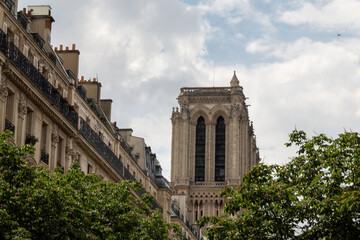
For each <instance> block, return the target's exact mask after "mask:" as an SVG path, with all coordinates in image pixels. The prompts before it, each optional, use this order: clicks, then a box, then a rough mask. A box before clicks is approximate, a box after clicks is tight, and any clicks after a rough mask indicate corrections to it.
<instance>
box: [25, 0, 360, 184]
mask: <svg viewBox="0 0 360 240" xmlns="http://www.w3.org/2000/svg"><path fill="white" fill-rule="evenodd" d="M31 4H46V5H51V7H52V15H53V17H54V18H55V23H54V24H53V33H52V44H53V45H54V46H59V45H60V44H63V45H67V46H71V44H72V43H75V44H76V46H77V48H78V49H79V50H80V52H81V55H80V75H84V76H85V78H87V79H88V78H90V77H96V76H98V77H99V81H100V82H101V83H102V86H103V88H102V98H111V99H113V100H114V102H113V115H112V121H117V124H118V126H120V127H123V128H128V127H131V128H132V129H133V130H134V133H133V135H135V136H141V137H144V138H145V141H146V143H147V144H148V145H150V146H151V148H152V150H153V151H154V152H156V154H157V157H158V159H159V160H160V162H161V164H162V167H163V173H164V176H166V177H169V176H170V152H171V149H170V145H171V122H170V116H171V111H172V107H173V106H177V100H176V97H177V96H178V94H179V90H180V88H181V87H209V86H213V84H214V85H215V86H228V85H229V82H230V79H231V77H232V74H233V71H234V70H236V72H237V76H238V78H239V80H240V84H241V85H242V86H243V87H244V93H245V95H246V96H247V97H248V98H249V99H248V100H247V103H248V104H250V105H251V106H250V107H249V112H250V118H251V120H252V121H253V122H254V127H255V133H256V135H257V143H258V147H259V148H260V154H261V157H262V158H263V160H264V162H265V163H267V164H272V163H277V164H283V163H285V162H287V161H288V160H289V157H291V156H294V155H295V150H296V149H286V148H285V146H284V143H285V142H287V140H288V134H289V133H290V132H291V131H292V130H293V129H294V128H295V127H296V128H297V129H303V130H305V131H307V132H308V133H309V134H310V135H314V134H318V133H326V134H327V135H329V136H334V137H336V135H337V134H338V133H341V132H343V131H344V130H352V131H359V122H360V89H359V85H360V84H359V82H360V61H359V60H360V38H359V37H360V14H359V12H360V1H359V0H288V1H283V0H252V1H250V0H198V1H195V0H76V1H74V0H72V1H70V0H61V1H60V0H31V1H29V0H26V1H25V0H19V9H22V8H23V7H26V6H27V5H31Z"/></svg>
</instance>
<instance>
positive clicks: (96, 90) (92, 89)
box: [78, 77, 101, 104]
mask: <svg viewBox="0 0 360 240" xmlns="http://www.w3.org/2000/svg"><path fill="white" fill-rule="evenodd" d="M81 79H82V80H80V81H79V82H78V85H79V86H83V87H84V88H85V89H86V97H87V98H93V99H94V100H95V102H96V103H97V104H100V96H101V83H99V82H98V81H92V80H89V81H86V80H83V79H84V78H83V77H81ZM95 79H96V78H95Z"/></svg>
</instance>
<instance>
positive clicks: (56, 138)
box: [51, 126, 59, 147]
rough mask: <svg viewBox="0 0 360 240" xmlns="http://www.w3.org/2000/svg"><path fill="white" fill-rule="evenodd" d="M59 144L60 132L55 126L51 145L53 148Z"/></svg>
mask: <svg viewBox="0 0 360 240" xmlns="http://www.w3.org/2000/svg"><path fill="white" fill-rule="evenodd" d="M58 142H59V130H58V128H57V127H55V126H54V127H53V128H52V132H51V144H52V146H53V147H55V146H56V144H58Z"/></svg>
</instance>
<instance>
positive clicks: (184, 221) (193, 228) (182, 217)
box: [170, 204, 203, 240]
mask: <svg viewBox="0 0 360 240" xmlns="http://www.w3.org/2000/svg"><path fill="white" fill-rule="evenodd" d="M170 208H171V211H172V212H173V213H174V214H175V216H176V217H178V218H179V219H180V220H181V221H182V222H183V223H184V224H185V225H186V227H187V228H188V229H189V230H190V231H191V232H192V233H193V234H194V236H195V237H196V238H197V239H199V240H200V239H203V238H202V237H201V236H200V234H199V232H198V231H197V230H196V228H195V227H194V226H193V225H192V224H191V223H190V222H189V221H188V220H186V219H184V216H183V215H181V214H180V212H179V210H178V209H176V208H175V206H174V205H173V204H171V206H170Z"/></svg>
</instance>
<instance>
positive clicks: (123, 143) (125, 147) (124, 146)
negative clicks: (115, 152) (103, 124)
mask: <svg viewBox="0 0 360 240" xmlns="http://www.w3.org/2000/svg"><path fill="white" fill-rule="evenodd" d="M120 145H121V146H122V148H123V149H124V150H125V151H126V152H127V153H128V154H129V156H130V157H131V158H132V159H133V160H134V161H135V162H137V159H136V158H135V156H134V155H133V154H132V152H131V149H130V147H129V145H128V144H127V143H126V141H125V140H123V139H120Z"/></svg>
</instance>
